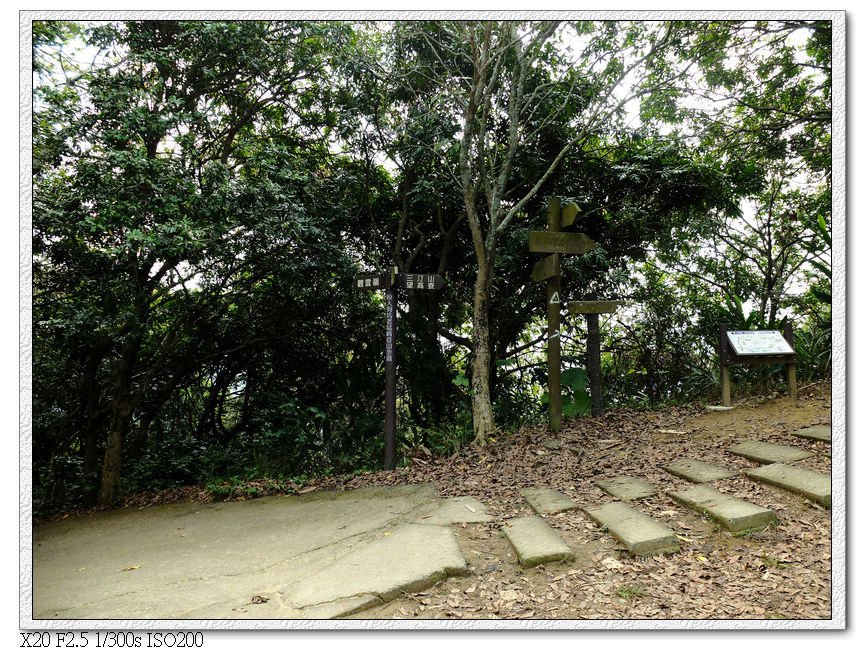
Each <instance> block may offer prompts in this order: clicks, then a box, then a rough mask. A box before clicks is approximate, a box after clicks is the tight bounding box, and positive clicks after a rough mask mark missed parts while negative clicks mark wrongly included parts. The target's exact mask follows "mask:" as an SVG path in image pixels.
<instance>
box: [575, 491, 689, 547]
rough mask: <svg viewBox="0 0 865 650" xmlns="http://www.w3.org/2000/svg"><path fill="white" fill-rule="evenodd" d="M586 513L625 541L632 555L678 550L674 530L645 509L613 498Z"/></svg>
mask: <svg viewBox="0 0 865 650" xmlns="http://www.w3.org/2000/svg"><path fill="white" fill-rule="evenodd" d="M585 513H586V514H587V515H588V516H589V517H591V518H592V519H593V520H594V521H595V522H597V523H598V524H599V525H601V526H603V527H604V528H606V529H607V530H608V531H609V532H610V534H611V535H612V536H613V537H615V538H616V539H618V540H619V541H620V542H622V543H623V544H624V545H625V546H626V547H627V549H628V552H629V553H631V555H656V554H659V553H676V552H678V551H679V543H678V542H677V541H676V536H675V535H674V534H673V531H672V530H670V529H669V528H667V527H666V526H664V525H663V524H662V523H660V522H659V521H656V520H655V519H652V518H651V517H649V516H648V515H644V514H643V513H642V512H638V511H637V510H634V509H633V508H630V507H628V506H626V505H625V504H624V503H622V502H621V501H613V502H611V503H607V504H606V505H603V506H600V507H598V508H586V510H585Z"/></svg>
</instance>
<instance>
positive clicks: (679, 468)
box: [664, 458, 738, 483]
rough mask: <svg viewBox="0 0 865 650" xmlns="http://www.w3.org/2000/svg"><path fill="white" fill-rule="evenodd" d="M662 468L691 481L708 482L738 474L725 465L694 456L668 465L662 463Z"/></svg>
mask: <svg viewBox="0 0 865 650" xmlns="http://www.w3.org/2000/svg"><path fill="white" fill-rule="evenodd" d="M664 470H666V471H667V472H669V473H670V474H672V475H673V476H678V477H679V478H683V479H685V480H688V481H691V483H710V482H712V481H720V480H721V479H725V478H732V477H733V476H736V475H737V474H738V472H736V471H734V470H731V469H727V468H726V467H718V466H717V465H710V464H709V463H704V462H703V461H701V460H696V459H694V458H680V459H679V460H677V461H675V462H672V463H670V464H669V465H664Z"/></svg>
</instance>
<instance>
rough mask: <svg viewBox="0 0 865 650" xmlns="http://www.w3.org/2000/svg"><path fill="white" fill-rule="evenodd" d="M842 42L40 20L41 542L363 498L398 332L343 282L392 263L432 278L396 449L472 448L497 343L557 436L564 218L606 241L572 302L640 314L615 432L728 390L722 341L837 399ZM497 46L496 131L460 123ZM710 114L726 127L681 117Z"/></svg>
mask: <svg viewBox="0 0 865 650" xmlns="http://www.w3.org/2000/svg"><path fill="white" fill-rule="evenodd" d="M571 34H579V35H580V39H578V40H577V41H573V42H572V43H571V45H572V46H573V47H574V48H577V49H579V48H582V51H573V52H568V51H567V50H566V48H565V47H564V44H565V43H566V42H568V41H569V36H570V35H571ZM517 35H518V36H520V39H516V40H515V39H514V38H512V37H514V36H517ZM830 36H831V32H830V30H829V27H828V23H825V22H821V21H814V22H797V21H792V22H785V23H774V22H749V23H744V22H734V21H726V22H716V21H687V22H681V23H680V22H669V23H664V22H660V23H647V22H639V21H638V22H628V21H604V22H591V21H585V22H578V23H562V24H558V23H552V22H536V23H524V24H521V25H516V24H511V23H501V24H498V23H490V24H485V23H482V22H479V23H476V22H464V21H462V22H460V21H425V22H415V21H402V22H397V23H395V24H393V25H389V26H387V28H385V26H384V25H382V24H378V23H367V24H352V23H349V22H344V21H337V22H325V21H321V22H313V21H173V20H158V21H126V22H108V23H100V24H96V23H92V24H91V23H79V22H73V21H35V22H34V23H33V48H34V50H33V53H34V56H33V62H34V97H33V107H34V109H33V305H32V307H33V369H34V373H33V374H34V377H33V459H34V465H33V479H34V481H33V482H34V504H35V508H36V510H37V511H38V512H49V511H53V510H59V509H69V508H73V507H78V506H82V505H91V504H93V503H95V502H96V501H97V499H102V501H103V502H110V501H111V500H113V499H114V498H116V497H117V496H120V495H122V494H124V493H129V492H134V491H139V490H156V489H160V488H163V487H171V486H178V485H182V484H187V483H198V484H206V485H208V487H209V489H210V490H211V491H212V492H213V493H214V494H220V495H222V496H231V495H235V496H237V495H246V496H253V495H254V494H261V493H268V491H269V490H279V489H285V487H286V486H285V484H284V482H285V481H294V482H295V483H297V482H299V478H298V477H305V476H313V475H316V474H322V473H327V472H334V471H347V472H351V471H365V470H368V469H373V468H376V467H377V466H378V464H379V462H380V458H381V455H382V447H383V441H382V436H381V427H382V410H383V409H382V392H383V383H384V382H383V363H382V344H383V341H382V339H383V334H382V330H383V320H384V319H383V313H382V311H383V310H382V303H381V296H380V295H377V294H376V293H375V292H369V293H365V292H357V291H355V290H354V289H353V287H352V281H351V280H352V278H353V276H354V275H355V274H356V273H357V272H358V271H367V270H373V269H381V268H384V267H385V266H389V265H391V264H396V265H397V266H398V267H399V268H400V270H401V271H404V272H438V273H441V274H442V275H444V276H445V277H446V278H447V284H446V286H445V288H444V289H442V290H441V291H438V292H421V291H407V292H405V293H404V294H403V295H402V296H401V301H400V316H399V323H400V325H399V328H398V340H397V343H398V362H399V367H400V401H399V403H400V440H401V443H402V447H401V448H402V449H405V448H411V447H413V446H418V445H421V446H425V447H426V448H427V449H429V450H431V451H432V452H433V453H436V454H451V453H454V452H455V451H457V450H459V449H460V448H462V447H464V446H465V445H466V444H468V442H469V441H470V439H471V437H472V431H473V428H472V422H471V413H470V409H471V403H470V399H469V396H470V394H471V389H473V387H475V386H476V381H477V380H478V377H477V376H475V374H476V373H478V370H477V368H475V367H473V364H472V362H473V359H474V356H473V355H474V352H475V349H474V345H475V337H476V336H477V335H478V332H479V331H480V329H479V327H478V326H479V325H483V327H484V328H485V329H486V332H485V334H484V336H485V337H486V342H487V343H488V344H489V350H490V363H489V368H488V373H483V378H484V380H487V379H488V380H489V384H490V392H491V397H492V408H493V412H494V416H495V420H496V422H498V423H499V426H500V427H502V428H506V429H507V428H515V427H518V426H521V425H523V424H528V423H533V422H537V421H539V420H541V419H543V417H544V415H545V408H544V404H545V396H544V395H543V394H542V393H543V386H544V383H545V370H544V367H543V336H542V335H541V338H538V337H539V334H538V332H543V330H544V324H543V322H542V319H543V314H544V313H545V295H544V291H543V288H542V287H540V286H539V285H535V284H532V283H531V282H530V281H529V277H528V276H529V271H530V268H531V263H532V262H533V261H534V260H533V259H530V257H531V256H529V255H528V254H527V251H526V240H527V237H528V232H529V231H531V230H538V229H543V228H545V227H546V200H547V198H548V197H550V196H561V197H566V198H568V199H569V200H572V201H574V202H576V203H577V204H578V205H579V206H580V208H581V213H580V217H579V220H578V223H577V228H578V229H579V230H581V231H583V232H585V233H587V234H588V235H590V236H591V237H592V238H593V239H595V240H596V241H597V242H598V246H597V247H596V248H595V249H594V250H592V251H591V252H590V253H589V254H587V255H583V256H565V257H564V258H563V260H562V282H563V286H564V287H566V292H567V294H568V295H567V299H568V300H579V299H596V298H617V297H627V298H628V299H629V305H628V306H627V307H626V308H623V309H622V310H620V311H619V313H617V314H616V315H615V316H614V317H611V318H606V317H605V318H604V319H603V320H602V331H603V332H604V337H605V340H604V342H603V344H602V349H603V355H602V373H603V380H604V386H605V396H606V401H607V406H608V407H609V406H616V405H632V406H633V405H637V406H641V407H646V408H650V407H653V406H656V405H658V404H661V403H665V402H670V401H677V400H683V399H699V398H701V397H705V396H707V395H710V394H712V393H713V391H716V390H717V378H716V365H717V364H716V357H715V347H716V345H717V341H716V338H717V333H716V328H717V325H718V323H720V322H725V323H727V325H728V326H729V327H736V328H743V329H746V328H747V329H753V328H758V327H760V328H763V327H778V326H779V325H780V323H782V322H784V321H785V320H793V321H794V324H795V331H796V337H797V338H796V348H797V351H799V353H800V355H801V363H800V375H801V377H802V378H803V380H807V381H812V380H815V381H816V380H818V379H820V378H824V377H826V376H828V374H829V372H830V371H831V316H832V314H831V292H832V286H831V280H832V269H831V265H830V252H831V224H832V218H831V177H830V176H829V170H830V164H829V160H830V156H829V151H830V146H829V145H830V133H829V129H828V125H829V116H830V114H831V111H830V110H829V109H830V103H829V100H830V96H831V93H830V90H831V83H830V81H831V75H830V73H831V70H830V67H829V66H830V61H831V56H830V54H831V38H830ZM485 39H488V44H489V46H490V48H491V49H490V52H492V54H493V55H494V56H495V57H496V59H495V61H496V64H495V65H494V66H491V67H488V68H486V70H487V72H489V73H490V74H491V75H492V71H493V70H494V71H495V73H494V75H492V76H490V77H489V78H487V81H488V85H487V86H485V87H484V88H483V90H484V93H485V94H483V96H484V97H489V98H490V101H489V102H487V103H485V104H484V106H478V107H477V108H478V110H476V111H475V112H473V113H471V114H468V115H467V114H466V108H467V106H468V104H467V103H466V102H467V99H468V95H466V92H465V91H466V88H467V87H468V86H469V85H470V83H472V82H473V80H475V79H476V77H475V75H474V73H475V72H476V65H475V64H476V63H477V62H476V60H475V57H476V55H480V51H479V50H478V49H477V46H478V44H479V43H482V42H484V40H485ZM650 49H651V52H652V54H651V56H649V57H648V58H647V59H646V60H645V61H643V63H640V64H638V65H637V66H636V67H635V68H634V70H633V74H631V75H629V76H628V77H627V78H628V79H631V78H634V79H637V82H636V83H637V85H636V86H635V87H634V88H627V87H626V86H624V85H621V84H622V74H623V72H624V71H625V70H626V69H627V68H628V66H630V65H631V64H634V63H635V62H636V61H637V60H638V59H639V58H640V57H642V56H644V55H648V53H649V51H650ZM85 50H86V51H87V52H88V54H95V56H88V60H91V61H92V63H89V64H84V63H75V64H73V61H75V60H81V61H83V60H84V59H83V58H82V57H78V56H73V55H74V54H76V53H81V52H82V51H85ZM734 57H735V59H734ZM734 61H735V65H734V64H733V63H734ZM61 62H62V65H61ZM644 64H645V65H644ZM689 70H690V71H699V74H697V75H696V76H694V75H692V74H691V73H689V72H687V71H689ZM689 84H694V87H689ZM620 92H626V93H631V94H632V95H633V97H634V101H635V102H637V101H638V102H639V103H640V120H641V123H637V122H636V121H632V122H630V123H629V122H628V120H630V119H631V117H633V116H632V115H631V114H630V113H629V112H628V111H626V110H625V105H624V104H618V105H617V103H616V102H617V101H618V99H617V98H619V97H620V96H621V95H620V94H619V93H620ZM707 93H708V95H709V96H710V97H711V96H712V95H717V96H719V97H720V96H724V95H729V96H730V97H731V98H732V100H731V101H725V102H719V103H717V104H715V105H712V106H711V107H710V108H707V109H705V110H704V109H702V108H697V107H696V106H697V104H698V103H696V102H692V101H690V99H691V98H692V97H693V96H695V94H701V95H702V94H707ZM517 106H518V107H519V110H517V112H516V113H513V112H512V110H511V109H512V108H513V107H517ZM514 116H516V117H514ZM514 120H516V121H514ZM512 127H514V128H512ZM466 129H469V136H471V137H467V138H464V137H463V136H465V135H466V133H467V131H466ZM563 152H564V153H563ZM560 154H562V155H561V156H560ZM466 178H468V184H466ZM792 178H796V179H797V182H796V184H795V185H794V184H793V183H791V182H790V179H792ZM523 199H525V200H523ZM517 205H519V209H514V206H517ZM479 251H483V254H482V255H481V256H480V257H479V256H478V252H479ZM481 258H483V259H484V260H486V262H485V263H488V270H489V272H490V276H489V277H490V278H491V279H490V281H489V284H488V286H486V287H481V289H483V291H481V294H482V295H483V298H484V301H485V302H484V310H485V311H484V313H485V314H486V318H485V319H481V321H482V322H475V321H476V313H479V312H477V310H476V309H475V307H476V306H477V305H476V304H475V300H476V296H477V295H478V293H477V285H476V280H477V278H478V271H479V269H480V268H481V266H482V265H481ZM484 292H485V293H484ZM482 311H483V310H482ZM574 343H575V350H577V352H575V351H574V350H567V351H566V353H565V357H566V366H567V369H566V370H565V371H564V373H563V375H562V380H563V389H564V395H563V411H564V414H565V415H566V416H567V417H575V416H577V415H580V414H582V413H585V412H587V411H588V409H589V405H590V400H589V395H588V388H587V383H588V382H587V380H586V375H585V372H584V370H583V369H582V368H581V367H579V366H580V365H581V364H582V362H581V360H580V358H579V355H580V354H582V352H581V351H580V350H581V346H582V339H581V333H580V332H579V326H575V330H574ZM735 372H736V373H739V374H737V378H738V379H743V380H747V381H749V382H753V384H754V385H755V386H757V385H759V383H760V382H763V383H768V384H772V383H774V382H779V381H781V380H782V378H781V377H780V374H779V372H778V371H776V370H772V369H769V370H767V369H762V370H760V369H758V370H747V369H745V370H742V369H737V370H736V371H735ZM113 440H114V441H116V440H119V441H120V444H119V445H114V444H110V442H111V441H113ZM118 449H119V461H120V462H119V463H117V464H114V463H110V462H109V463H107V462H105V459H106V457H107V456H111V455H112V454H117V453H118V452H117V450H118ZM112 467H119V468H120V470H119V472H116V473H115V474H112V470H111V468H112ZM285 477H293V478H291V479H288V478H285ZM267 481H272V482H273V483H272V484H271V483H267ZM289 487H290V486H289Z"/></svg>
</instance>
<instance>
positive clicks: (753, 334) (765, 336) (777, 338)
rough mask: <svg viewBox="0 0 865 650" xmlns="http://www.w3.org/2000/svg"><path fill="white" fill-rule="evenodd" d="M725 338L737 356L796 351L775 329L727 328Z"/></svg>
mask: <svg viewBox="0 0 865 650" xmlns="http://www.w3.org/2000/svg"><path fill="white" fill-rule="evenodd" d="M727 339H728V340H729V341H730V345H731V346H732V347H733V352H735V353H736V354H737V355H739V356H747V355H758V354H795V353H796V352H795V350H793V348H792V347H790V344H789V343H788V342H787V339H785V338H784V335H783V334H781V332H779V331H777V330H729V331H727Z"/></svg>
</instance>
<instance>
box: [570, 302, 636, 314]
mask: <svg viewBox="0 0 865 650" xmlns="http://www.w3.org/2000/svg"><path fill="white" fill-rule="evenodd" d="M622 304H623V303H622V301H620V300H577V301H575V302H569V303H568V311H569V312H570V313H572V314H613V313H615V311H616V309H618V308H619V306H620V305H622Z"/></svg>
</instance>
